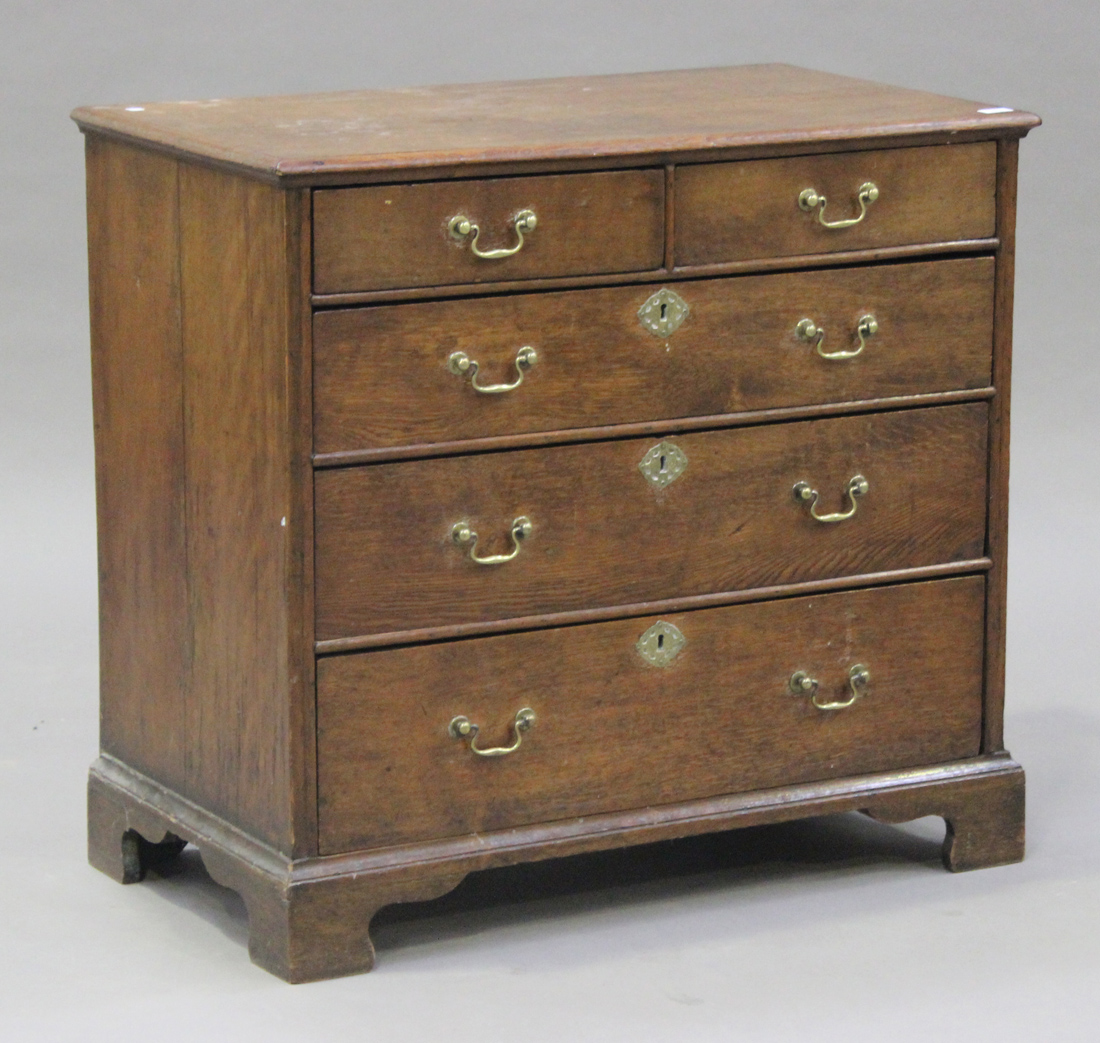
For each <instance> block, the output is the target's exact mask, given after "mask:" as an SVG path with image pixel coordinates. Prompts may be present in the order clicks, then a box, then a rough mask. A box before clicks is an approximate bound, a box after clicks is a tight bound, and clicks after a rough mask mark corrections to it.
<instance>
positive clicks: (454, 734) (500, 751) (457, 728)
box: [447, 706, 535, 757]
mask: <svg viewBox="0 0 1100 1043" xmlns="http://www.w3.org/2000/svg"><path fill="white" fill-rule="evenodd" d="M534 726H535V711H534V710H532V709H531V707H530V706H525V707H524V708H523V709H522V710H520V711H518V712H517V713H516V716H515V720H514V721H513V722H512V728H513V729H514V730H515V735H516V739H515V742H513V743H512V745H511V746H488V747H485V746H478V745H477V733H478V731H479V730H480V728H479V726H478V725H476V724H474V722H473V721H471V720H470V718H469V717H463V716H461V715H459V716H458V717H455V718H453V719H452V720H451V723H450V724H449V725H448V726H447V731H448V732H449V733H450V735H451V738H452V739H468V740H469V743H470V749H471V750H472V751H473V752H474V753H476V754H477V755H478V756H479V757H504V756H506V755H507V754H509V753H515V752H516V750H518V749H519V748H520V746H521V745H522V743H523V735H524V733H525V732H529V731H530V730H531V729H532V728H534Z"/></svg>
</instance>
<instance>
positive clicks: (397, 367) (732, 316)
mask: <svg viewBox="0 0 1100 1043" xmlns="http://www.w3.org/2000/svg"><path fill="white" fill-rule="evenodd" d="M993 275H994V261H993V259H992V258H991V257H971V258H964V259H956V260H946V261H929V262H922V263H915V264H898V265H885V266H874V267H866V268H840V269H834V270H830V271H818V272H792V273H787V274H782V275H763V276H761V275H754V276H739V277H736V278H725V279H706V280H699V281H694V282H675V283H669V284H667V285H663V286H653V285H649V286H618V287H604V288H598V289H589V290H573V291H568V292H561V293H557V292H556V293H538V294H516V295H510V296H504V297H493V298H473V299H469V300H459V301H433V302H430V303H423V304H395V305H376V306H373V307H368V308H354V309H348V310H341V311H326V312H320V313H318V314H317V315H316V316H315V318H314V320H313V362H314V412H313V422H314V447H315V449H316V451H317V452H319V453H329V452H340V451H349V450H356V449H365V448H378V447H389V446H400V445H410V444H424V443H431V442H445V441H450V440H457V439H469V438H481V437H489V436H496V435H513V434H523V433H529V432H538V431H557V430H563V429H570V428H584V427H593V426H602V425H605V424H622V423H632V422H635V423H636V422H644V421H649V420H661V419H671V418H679V417H692V416H713V415H717V414H724V413H734V412H741V411H746V410H755V409H769V408H776V407H783V406H804V405H813V404H818V403H828V402H846V401H854V400H860V399H875V398H885V397H890V396H897V395H916V394H925V393H931V392H938V391H955V390H965V389H972V388H981V387H985V386H987V385H988V384H989V381H990V365H991V361H990V360H991V354H992V343H993ZM669 294H675V298H673V297H671V296H668V295H669ZM655 295H656V297H658V298H659V300H655V301H654V304H653V305H652V306H651V308H650V309H649V310H648V311H646V313H645V321H643V317H642V315H641V314H640V312H642V310H643V308H644V307H645V306H646V304H647V301H649V300H650V299H653V298H655ZM666 297H667V299H666ZM662 303H663V304H664V307H665V308H666V314H667V309H669V308H672V309H673V310H674V312H673V313H674V314H676V315H677V318H678V319H679V322H678V324H677V325H676V326H675V328H674V329H672V330H671V331H669V330H668V329H667V327H663V328H659V329H657V330H656V331H655V330H654V329H653V328H652V327H653V325H655V324H659V322H660V317H661V313H660V308H661V305H662ZM680 308H686V312H684V313H683V314H682V315H679V314H677V312H676V309H680ZM807 323H809V324H812V326H813V329H812V330H807V329H806V324H807ZM872 324H873V325H872ZM871 330H874V332H873V333H872V332H870V331H871ZM532 353H533V354H532ZM461 358H464V359H465V360H466V362H467V365H466V368H465V369H463V368H462V367H461V366H459V365H455V360H457V359H461ZM528 359H533V364H528V363H527V360H528ZM473 363H476V369H475V368H474V367H473V365H472V364H473ZM521 378H522V379H521ZM508 385H512V387H511V390H507V391H502V390H500V389H501V387H502V386H508ZM478 388H482V389H483V390H482V391H479V390H478ZM485 389H488V390H485Z"/></svg>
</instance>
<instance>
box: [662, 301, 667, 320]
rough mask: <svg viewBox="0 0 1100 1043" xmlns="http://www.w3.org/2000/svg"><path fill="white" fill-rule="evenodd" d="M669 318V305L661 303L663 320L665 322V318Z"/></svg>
mask: <svg viewBox="0 0 1100 1043" xmlns="http://www.w3.org/2000/svg"><path fill="white" fill-rule="evenodd" d="M667 318H668V305H667V304H662V305H661V322H664V321H665V319H667Z"/></svg>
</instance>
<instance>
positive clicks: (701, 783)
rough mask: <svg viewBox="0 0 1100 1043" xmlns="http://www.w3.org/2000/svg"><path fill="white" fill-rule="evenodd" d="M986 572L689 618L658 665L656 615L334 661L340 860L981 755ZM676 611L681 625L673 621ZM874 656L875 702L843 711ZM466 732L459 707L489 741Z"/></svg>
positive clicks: (325, 703)
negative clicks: (460, 730)
mask: <svg viewBox="0 0 1100 1043" xmlns="http://www.w3.org/2000/svg"><path fill="white" fill-rule="evenodd" d="M983 601H984V583H983V581H982V579H981V578H979V577H967V578H962V579H954V580H945V581H941V582H938V583H924V584H908V585H905V586H900V587H879V588H876V589H873V590H864V591H858V592H844V593H840V594H828V595H823V596H820V597H813V598H791V599H786V600H781V601H772V602H761V603H759V604H755V605H742V606H735V607H732V608H725V609H711V610H708V611H705V612H697V613H693V614H686V615H677V616H674V617H672V618H669V619H668V620H667V621H668V622H671V623H673V624H675V625H676V626H677V627H679V628H680V630H681V631H682V632H683V635H684V637H685V639H686V640H685V644H684V646H683V649H682V651H681V652H680V654H679V655H678V656H677V657H676V659H674V660H673V662H672V663H671V664H669V665H668V666H666V667H654V666H651V665H650V664H648V663H647V662H646V661H645V660H643V659H642V658H641V656H640V655H639V654H638V651H637V649H636V648H635V643H636V641H637V640H638V637H639V636H640V635H641V634H642V633H643V632H644V631H645V630H646V629H647V627H649V626H650V625H651V624H652V623H654V622H655V621H656V619H655V617H647V618H644V619H635V620H626V621H616V622H612V623H603V624H598V625H595V626H590V627H581V628H573V627H568V628H561V629H555V630H543V631H534V632H531V633H525V634H515V635H507V636H503V637H488V638H481V639H477V640H473V641H465V642H461V643H460V644H458V645H438V644H435V645H421V646H416V647H413V648H404V649H397V650H394V651H379V652H369V653H361V654H359V655H356V656H341V657H337V658H334V659H325V660H322V662H321V663H320V664H319V665H318V769H319V795H320V818H319V822H320V838H321V851H322V852H324V853H337V852H340V851H347V850H354V849H356V848H369V847H373V846H386V845H389V844H396V843H407V842H413V841H418V840H426V839H429V838H440V837H447V836H458V835H461V834H464V833H481V832H485V831H489V830H499V829H507V828H511V827H513V826H517V825H524V824H528V823H533V822H549V821H553V820H555V819H560V818H567V817H573V816H577V817H583V816H587V815H592V814H601V813H607V812H611V811H619V810H627V809H629V808H639V807H649V806H654V805H662V804H671V803H674V802H679V801H684V800H691V799H695V798H699V797H706V796H712V795H716V794H721V793H730V792H737V791H741V790H752V789H760V788H763V787H768V786H775V785H779V784H796V783H801V782H809V781H812V780H814V779H820V778H830V777H836V776H843V775H853V774H859V773H862V772H870V771H884V770H888V769H895V768H903V767H909V766H913V765H918V764H935V763H938V762H942V761H949V760H954V759H957V758H960V757H966V756H973V755H975V754H977V752H978V746H979V741H980V732H981V673H982V642H981V634H982V607H983ZM662 618H664V617H662ZM856 663H862V664H865V665H867V667H868V668H869V670H870V672H871V682H870V685H869V687H868V691H867V694H866V695H865V696H864V697H863V698H861V699H860V700H859V701H858V702H856V703H855V704H854V705H853V706H851V707H848V708H847V709H845V710H843V711H841V710H833V711H822V710H818V709H815V708H814V707H813V706H812V705H811V704H810V702H809V700H808V698H806V697H805V696H795V695H792V694H791V692H790V690H789V688H788V681H789V678H790V676H791V674H792V673H794V671H796V670H806V671H808V672H810V673H811V674H812V675H813V676H814V677H815V678H819V679H820V682H821V689H820V690H821V692H822V694H823V695H824V696H825V697H827V698H829V699H832V700H843V699H845V698H846V697H847V696H848V695H850V694H851V693H850V689H849V687H848V683H847V676H848V670H849V668H850V667H851V666H852V665H853V664H856ZM524 706H530V707H531V708H533V709H534V711H535V713H536V714H537V721H536V724H535V726H534V728H532V730H531V731H530V732H528V734H527V736H526V737H525V738H524V740H523V745H522V746H521V747H520V748H519V749H518V750H516V751H515V753H514V754H510V755H508V756H506V757H499V758H481V757H477V756H475V755H474V754H473V753H472V752H471V751H470V750H469V749H468V748H467V744H466V742H465V741H464V740H458V739H454V738H452V737H451V736H450V735H449V734H448V722H450V720H451V719H452V718H453V717H454V716H455V715H457V714H463V715H465V716H467V717H468V718H469V719H470V720H472V721H475V722H478V723H480V724H481V725H482V731H481V735H480V737H479V738H480V742H481V743H482V744H483V745H494V746H495V745H507V744H508V743H510V742H511V741H512V730H511V728H510V722H511V721H512V719H513V717H514V715H515V714H516V712H517V711H518V710H519V709H520V708H521V707H524Z"/></svg>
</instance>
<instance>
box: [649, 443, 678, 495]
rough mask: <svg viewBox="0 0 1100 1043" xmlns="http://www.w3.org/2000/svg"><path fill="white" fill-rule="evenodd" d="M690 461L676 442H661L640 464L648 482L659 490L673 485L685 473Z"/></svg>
mask: <svg viewBox="0 0 1100 1043" xmlns="http://www.w3.org/2000/svg"><path fill="white" fill-rule="evenodd" d="M687 464H688V460H687V456H686V455H685V454H684V451H683V450H682V449H681V448H680V447H679V446H678V445H677V444H676V443H675V442H659V443H658V444H657V445H655V446H654V447H653V448H652V449H650V450H649V452H648V453H646V454H645V456H643V457H642V459H641V460H640V461H639V463H638V470H640V471H641V472H642V474H644V475H645V477H646V481H648V482H649V483H650V484H651V485H654V486H656V487H657V488H658V489H663V488H664V487H665V486H666V485H671V484H672V483H673V482H674V481H676V479H677V478H679V477H680V475H682V474H683V473H684V470H685V469H686V468H687Z"/></svg>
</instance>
